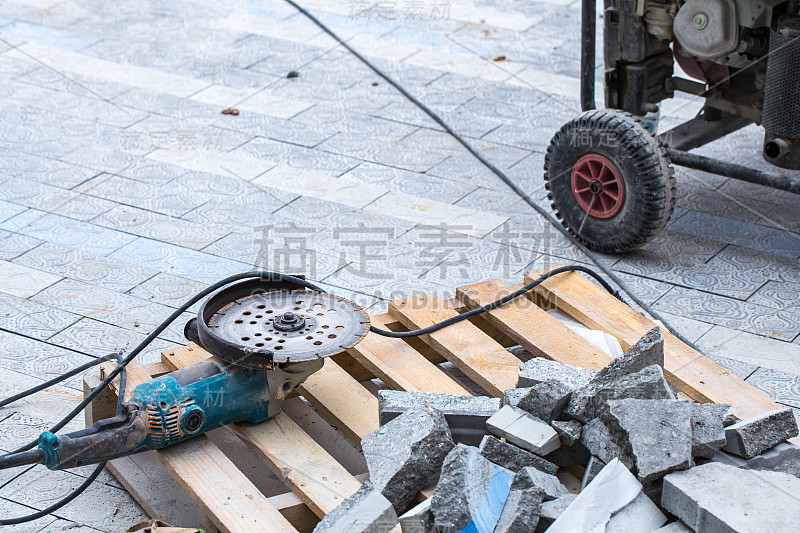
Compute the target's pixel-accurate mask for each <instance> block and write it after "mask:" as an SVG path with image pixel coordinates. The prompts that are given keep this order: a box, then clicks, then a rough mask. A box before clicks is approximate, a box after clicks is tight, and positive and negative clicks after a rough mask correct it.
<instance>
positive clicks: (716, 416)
mask: <svg viewBox="0 0 800 533" xmlns="http://www.w3.org/2000/svg"><path fill="white" fill-rule="evenodd" d="M730 408H731V406H730V405H729V404H724V403H696V404H692V457H704V458H706V459H710V458H712V457H714V454H715V453H717V450H719V449H720V448H722V447H723V446H724V445H725V442H726V439H725V426H724V425H723V420H724V419H725V415H727V414H728V411H729V410H730Z"/></svg>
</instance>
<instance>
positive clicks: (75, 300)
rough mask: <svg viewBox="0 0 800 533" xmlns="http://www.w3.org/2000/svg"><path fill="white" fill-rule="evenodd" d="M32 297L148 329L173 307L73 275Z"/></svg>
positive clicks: (126, 324)
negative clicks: (73, 276) (78, 278)
mask: <svg viewBox="0 0 800 533" xmlns="http://www.w3.org/2000/svg"><path fill="white" fill-rule="evenodd" d="M32 300H33V301H35V302H39V303H43V304H46V305H50V306H52V307H55V308H58V309H64V310H67V311H70V312H72V313H75V314H78V315H83V316H87V317H91V318H94V319H96V320H101V321H104V322H109V323H111V324H117V325H120V326H122V327H124V328H127V329H131V330H135V331H143V332H145V333H146V332H149V331H150V330H151V329H153V328H154V327H155V326H157V325H158V324H159V323H160V322H161V321H162V320H164V319H165V318H166V317H167V316H169V314H170V313H171V310H170V309H169V308H167V307H165V306H162V305H160V304H159V303H157V302H148V301H146V300H141V299H139V298H136V297H133V296H129V295H125V294H120V293H118V292H116V291H112V290H109V289H101V288H99V287H96V286H93V285H91V284H88V283H83V282H80V281H75V280H71V279H64V280H62V281H60V282H59V283H56V284H55V285H52V286H51V287H49V288H47V289H45V290H43V291H41V292H39V293H38V294H37V295H36V296H34V297H33V298H32Z"/></svg>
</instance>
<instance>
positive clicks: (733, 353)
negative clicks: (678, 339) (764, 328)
mask: <svg viewBox="0 0 800 533" xmlns="http://www.w3.org/2000/svg"><path fill="white" fill-rule="evenodd" d="M697 344H698V346H699V347H700V349H702V350H704V351H705V352H707V353H712V354H717V355H720V356H724V357H727V358H728V359H736V360H739V361H742V362H746V363H750V364H753V365H757V366H761V367H764V368H767V369H772V370H777V371H780V372H785V373H789V374H794V375H800V345H797V344H793V343H790V342H783V341H776V340H774V339H770V338H768V337H765V336H763V333H762V334H760V335H755V334H752V333H746V332H744V331H737V330H734V329H731V328H726V327H723V326H714V327H713V328H712V329H711V330H710V331H709V332H707V333H706V334H704V335H703V336H702V337H701V338H700V340H699V341H698V343H697Z"/></svg>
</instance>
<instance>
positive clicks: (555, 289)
mask: <svg viewBox="0 0 800 533" xmlns="http://www.w3.org/2000/svg"><path fill="white" fill-rule="evenodd" d="M546 271H547V270H540V271H537V272H531V273H528V274H526V275H525V281H526V282H529V281H532V280H533V279H535V278H536V277H538V276H539V275H541V274H542V273H544V272H546ZM535 290H536V292H537V293H538V294H540V295H541V296H543V297H545V298H547V299H548V300H549V301H551V302H553V303H555V305H556V306H557V307H558V308H559V309H561V310H562V311H564V312H566V313H567V314H569V315H570V316H572V317H573V318H575V319H576V320H578V321H579V322H581V323H583V324H584V325H585V326H587V327H590V328H593V329H600V330H603V331H605V332H607V333H610V334H611V335H614V336H615V337H617V338H618V339H619V341H620V344H621V345H622V347H623V349H627V348H629V347H630V346H631V345H633V344H635V343H636V342H637V341H638V340H639V339H640V338H641V337H642V335H644V334H645V333H647V332H648V331H649V330H651V329H653V328H654V327H656V324H655V323H654V322H652V321H651V320H649V319H648V318H646V317H645V316H643V315H642V314H640V313H638V312H637V311H635V310H634V309H632V308H631V307H629V306H628V305H626V304H624V303H623V302H621V301H619V300H618V299H616V298H614V297H613V296H611V295H610V294H608V293H607V292H606V291H605V290H604V289H603V288H602V287H600V286H598V285H595V284H594V283H592V282H591V281H589V280H588V279H586V278H584V277H583V276H581V275H580V274H579V273H577V272H568V273H564V274H559V275H558V276H554V277H552V278H550V279H548V280H546V281H545V282H544V283H542V284H541V285H539V286H538V287H536V289H535ZM661 335H662V336H663V338H664V371H665V375H666V378H667V380H668V381H669V382H670V383H672V384H673V385H675V386H676V387H678V388H679V389H681V390H682V391H683V392H685V393H686V394H688V395H689V396H690V397H691V398H692V399H693V400H695V401H697V402H717V403H729V404H731V405H732V408H731V411H732V412H733V413H734V414H735V415H736V416H737V417H739V418H741V419H745V418H750V417H752V416H756V415H759V414H761V413H763V412H764V411H770V410H772V409H782V408H783V406H781V405H779V404H778V403H777V402H775V401H773V400H772V399H771V398H769V397H768V396H767V395H766V394H764V393H763V392H761V391H759V390H758V389H756V388H755V387H753V386H752V385H750V384H749V383H746V382H745V381H744V380H742V379H741V378H739V377H738V376H736V375H734V374H733V373H731V372H730V371H729V370H727V369H726V368H725V367H723V366H722V365H720V364H718V363H716V362H715V361H713V360H711V359H709V358H708V357H706V356H704V355H702V354H701V353H699V352H697V351H696V350H694V349H692V348H691V347H689V346H688V345H686V344H684V343H683V342H681V341H680V340H679V339H678V338H677V337H675V335H673V334H672V333H670V332H669V331H667V330H666V329H665V328H661Z"/></svg>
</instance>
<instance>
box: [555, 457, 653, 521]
mask: <svg viewBox="0 0 800 533" xmlns="http://www.w3.org/2000/svg"><path fill="white" fill-rule="evenodd" d="M666 521H667V518H666V516H664V514H663V513H662V512H661V511H660V510H659V509H658V507H656V505H655V504H654V503H653V502H652V501H650V499H649V498H647V496H645V495H644V494H643V492H642V485H641V483H639V482H638V481H637V480H636V478H635V477H634V476H633V474H631V473H630V472H629V471H628V469H627V468H625V465H623V464H622V463H621V462H620V461H619V460H617V459H614V460H613V461H611V462H610V463H608V465H606V467H605V468H603V470H602V471H601V472H600V473H599V474H598V475H597V477H595V478H594V480H593V481H592V482H591V483H589V485H588V486H587V487H586V488H585V489H584V490H583V491H581V493H580V494H578V496H577V497H576V498H575V499H574V500H573V501H572V503H571V504H570V505H569V507H567V509H566V510H565V511H564V512H563V513H561V515H560V516H559V517H558V519H557V520H556V521H555V522H553V525H551V526H550V528H549V529H548V530H547V533H575V532H578V531H581V532H583V531H602V532H604V533H611V532H613V533H623V532H624V533H650V532H651V531H653V530H654V529H657V528H659V527H661V526H662V525H663V524H664V523H665V522H666Z"/></svg>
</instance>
